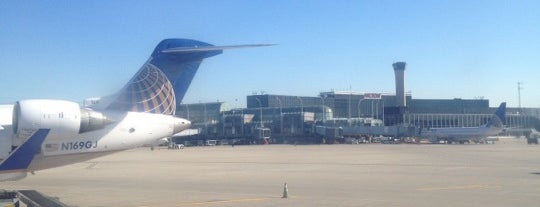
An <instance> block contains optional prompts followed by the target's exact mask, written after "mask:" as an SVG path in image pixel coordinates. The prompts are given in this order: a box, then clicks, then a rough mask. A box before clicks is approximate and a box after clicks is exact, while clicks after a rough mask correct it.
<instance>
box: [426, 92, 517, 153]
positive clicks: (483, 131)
mask: <svg viewBox="0 0 540 207" xmlns="http://www.w3.org/2000/svg"><path fill="white" fill-rule="evenodd" d="M505 115H506V102H503V103H501V104H500V105H499V108H498V109H497V111H495V113H494V114H493V115H492V116H491V117H490V119H489V120H488V122H487V123H486V124H484V125H482V126H479V127H449V128H429V129H426V130H423V129H422V128H421V129H420V133H419V134H420V137H426V138H428V139H429V140H430V141H431V142H439V141H446V143H449V144H451V143H454V142H458V143H461V144H463V143H465V142H470V141H473V142H475V143H479V142H482V141H483V140H484V139H485V138H487V137H488V136H494V135H497V134H499V133H501V132H502V131H503V130H504V122H505V120H506V118H505Z"/></svg>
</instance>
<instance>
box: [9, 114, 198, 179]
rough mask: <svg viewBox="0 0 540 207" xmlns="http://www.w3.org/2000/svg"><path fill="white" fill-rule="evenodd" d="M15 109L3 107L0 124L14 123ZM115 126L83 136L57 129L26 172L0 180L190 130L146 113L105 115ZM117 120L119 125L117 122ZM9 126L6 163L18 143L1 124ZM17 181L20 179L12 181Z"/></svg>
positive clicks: (181, 123)
mask: <svg viewBox="0 0 540 207" xmlns="http://www.w3.org/2000/svg"><path fill="white" fill-rule="evenodd" d="M12 109H13V106H12V105H2V106H1V107H0V116H1V117H2V119H1V120H0V121H3V122H7V121H8V120H12V119H13V112H12ZM101 113H102V114H103V115H104V116H105V117H107V118H108V119H110V120H112V123H110V124H107V125H105V126H104V127H103V128H101V129H96V130H92V131H88V132H84V133H76V134H69V133H68V134H67V135H66V133H55V131H54V130H55V129H54V127H53V128H52V129H51V133H49V135H48V136H47V137H46V139H45V141H43V144H42V145H41V150H40V152H39V153H38V154H36V155H35V156H34V159H33V160H32V163H31V164H30V165H29V166H28V168H27V169H26V170H25V171H21V172H13V173H0V180H17V179H20V178H23V177H25V176H26V172H28V171H36V170H42V169H47V168H53V167H59V166H63V165H68V164H72V163H77V162H82V161H87V160H90V159H93V158H96V157H99V156H103V155H107V154H110V153H113V152H117V151H121V150H126V149H131V148H135V147H138V146H142V145H144V144H149V143H153V142H155V141H156V140H159V139H162V138H163V137H170V136H172V135H173V134H175V133H178V132H179V131H182V130H184V129H187V128H189V127H190V122H189V121H188V120H186V119H182V118H178V117H174V116H170V115H163V114H152V113H144V112H128V111H103V112H101ZM116 120H118V121H116ZM0 124H1V125H4V126H7V127H5V128H4V129H3V130H1V131H0V146H1V149H0V158H1V159H5V157H7V156H8V155H9V152H10V151H11V147H12V146H13V145H14V144H15V143H14V142H16V141H15V140H16V137H17V136H16V135H15V134H14V133H13V129H12V127H11V121H10V122H9V123H0ZM11 177H15V178H17V179H10V178H11Z"/></svg>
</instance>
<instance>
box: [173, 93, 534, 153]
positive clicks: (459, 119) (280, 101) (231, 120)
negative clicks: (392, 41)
mask: <svg viewBox="0 0 540 207" xmlns="http://www.w3.org/2000/svg"><path fill="white" fill-rule="evenodd" d="M405 98H406V102H407V107H404V108H399V107H396V106H395V105H396V96H395V95H393V94H378V93H359V92H350V91H331V92H323V93H320V94H319V96H290V95H272V94H261V95H249V96H247V97H246V103H247V107H246V108H237V109H227V108H226V104H225V103H223V102H212V103H197V104H183V105H180V106H179V107H177V113H176V115H177V116H180V117H184V118H187V119H189V120H191V121H192V129H194V130H196V131H197V135H196V136H195V138H193V139H200V140H208V139H212V140H232V139H246V138H248V139H252V141H253V142H256V140H257V139H261V138H263V137H261V136H262V135H261V133H262V132H261V130H263V129H264V130H268V131H269V132H270V134H271V135H270V137H272V138H273V139H274V141H275V142H279V143H281V142H287V140H290V139H292V138H294V139H301V140H300V141H303V142H310V140H311V141H313V138H314V137H316V127H317V126H404V127H409V128H410V127H414V128H431V127H436V128H441V127H478V126H481V125H483V124H485V123H487V120H488V119H489V118H490V117H491V116H492V115H493V113H494V112H495V110H496V109H497V108H496V107H489V105H490V103H489V100H487V99H413V98H412V96H411V94H406V96H405ZM506 126H507V127H509V128H536V129H537V130H540V108H507V112H506ZM410 133H413V134H410V135H408V136H414V130H413V131H411V132H410Z"/></svg>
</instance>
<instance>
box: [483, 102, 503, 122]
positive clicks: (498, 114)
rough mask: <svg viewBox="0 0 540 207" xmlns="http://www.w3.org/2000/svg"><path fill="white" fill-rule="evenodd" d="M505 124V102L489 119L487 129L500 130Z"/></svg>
mask: <svg viewBox="0 0 540 207" xmlns="http://www.w3.org/2000/svg"><path fill="white" fill-rule="evenodd" d="M505 122H506V102H502V103H501V105H499V108H498V109H497V111H495V113H494V114H493V116H491V118H490V119H489V121H488V123H487V126H488V127H497V128H502V127H503V126H504V124H505Z"/></svg>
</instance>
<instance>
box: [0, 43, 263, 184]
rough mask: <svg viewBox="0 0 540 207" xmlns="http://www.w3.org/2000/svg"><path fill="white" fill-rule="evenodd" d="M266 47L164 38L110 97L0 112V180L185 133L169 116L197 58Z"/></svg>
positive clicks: (43, 102) (21, 104) (21, 105)
mask: <svg viewBox="0 0 540 207" xmlns="http://www.w3.org/2000/svg"><path fill="white" fill-rule="evenodd" d="M271 45H273V44H252V45H231V46H214V45H211V44H208V43H205V42H201V41H197V40H191V39H165V40H163V41H161V42H160V43H159V44H158V45H157V46H156V48H155V49H154V51H153V52H152V54H151V56H150V58H149V59H148V60H147V61H146V62H145V63H144V64H143V66H142V67H141V68H140V69H139V70H138V72H137V73H136V74H135V75H134V76H133V77H132V78H131V80H130V81H129V82H128V83H127V84H126V85H124V87H123V88H122V89H120V90H119V91H118V92H116V93H114V94H112V95H109V96H104V97H98V98H89V99H86V100H85V101H84V105H82V106H81V105H79V104H78V103H74V102H70V101H65V100H49V99H32V100H21V101H17V102H15V104H13V105H0V181H14V180H20V179H23V178H25V177H26V176H27V173H28V172H32V173H33V172H34V171H37V170H43V169H48V168H54V167H59V166H64V165H69V164H73V163H77V162H83V161H87V160H90V159H93V158H96V157H100V156H104V155H108V154H111V153H115V152H118V151H122V150H126V149H131V148H135V147H139V146H142V145H148V144H151V143H154V142H156V141H157V140H160V139H163V138H167V137H171V136H172V135H174V134H177V133H179V132H181V131H183V130H185V129H188V128H189V127H190V125H191V122H190V121H189V120H187V119H183V118H179V117H175V116H174V115H175V111H176V107H177V106H178V105H179V104H180V103H181V101H182V99H183V97H184V95H185V93H186V91H187V89H188V87H189V85H190V83H191V81H192V80H193V77H194V76H195V73H196V72H197V69H198V68H199V66H200V64H201V63H202V61H203V59H205V58H209V57H212V56H215V55H219V54H221V53H222V52H223V50H225V49H235V48H246V47H261V46H271Z"/></svg>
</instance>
